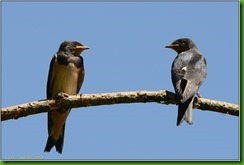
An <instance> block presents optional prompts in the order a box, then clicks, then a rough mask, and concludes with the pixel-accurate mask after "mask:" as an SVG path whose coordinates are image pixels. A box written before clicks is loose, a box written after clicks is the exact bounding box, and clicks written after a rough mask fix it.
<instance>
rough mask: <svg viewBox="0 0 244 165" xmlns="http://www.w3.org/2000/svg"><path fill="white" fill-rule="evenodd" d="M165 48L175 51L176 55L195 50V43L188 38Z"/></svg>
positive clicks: (178, 40)
mask: <svg viewBox="0 0 244 165" xmlns="http://www.w3.org/2000/svg"><path fill="white" fill-rule="evenodd" d="M166 48H171V49H173V50H175V51H176V52H177V53H178V54H180V53H181V52H184V51H187V50H189V49H192V48H196V49H197V46H196V45H195V43H194V42H193V41H192V40H191V39H189V38H180V39H177V40H175V41H174V42H172V43H171V44H170V45H168V46H166Z"/></svg>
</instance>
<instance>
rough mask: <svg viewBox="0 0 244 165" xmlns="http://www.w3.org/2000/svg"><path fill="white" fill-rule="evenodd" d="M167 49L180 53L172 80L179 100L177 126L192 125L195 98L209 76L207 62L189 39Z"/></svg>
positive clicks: (180, 40) (184, 39) (173, 44)
mask: <svg viewBox="0 0 244 165" xmlns="http://www.w3.org/2000/svg"><path fill="white" fill-rule="evenodd" d="M166 48H171V49H173V50H175V51H176V52H177V53H178V55H177V56H176V58H175V59H174V61H173V64H172V68H171V79H172V83H173V86H174V89H175V92H176V96H177V98H178V100H179V105H178V117H177V123H176V125H177V126H179V125H180V124H181V123H182V122H183V121H184V120H185V121H186V122H187V123H188V124H190V125H191V124H193V122H192V111H193V100H194V96H195V94H197V93H198V89H199V87H200V86H201V85H202V83H203V81H204V80H205V78H206V76H207V62H206V59H205V57H204V56H202V55H201V53H200V52H199V51H198V49H197V46H196V44H195V43H194V42H193V41H192V40H191V39H189V38H181V39H177V40H175V41H174V42H172V43H171V44H170V45H168V46H166Z"/></svg>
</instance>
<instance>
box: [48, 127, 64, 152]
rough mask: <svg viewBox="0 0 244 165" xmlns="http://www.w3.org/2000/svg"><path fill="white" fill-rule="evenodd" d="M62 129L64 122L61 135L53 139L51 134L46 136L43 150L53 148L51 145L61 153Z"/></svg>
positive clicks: (62, 142)
mask: <svg viewBox="0 0 244 165" xmlns="http://www.w3.org/2000/svg"><path fill="white" fill-rule="evenodd" d="M64 130H65V123H64V126H63V133H62V136H60V137H59V139H58V140H54V139H53V137H52V136H50V135H49V136H48V139H47V144H46V147H45V149H44V152H50V151H51V149H52V148H53V146H55V147H56V151H57V152H58V153H60V154H62V151H63V144H64Z"/></svg>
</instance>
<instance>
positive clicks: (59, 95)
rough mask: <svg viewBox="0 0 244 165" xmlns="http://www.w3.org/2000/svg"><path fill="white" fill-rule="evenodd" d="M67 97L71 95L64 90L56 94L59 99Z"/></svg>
mask: <svg viewBox="0 0 244 165" xmlns="http://www.w3.org/2000/svg"><path fill="white" fill-rule="evenodd" d="M67 97H69V95H68V94H67V93H64V92H59V93H58V94H57V96H56V98H57V99H63V98H67Z"/></svg>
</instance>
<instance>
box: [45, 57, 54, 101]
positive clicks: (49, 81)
mask: <svg viewBox="0 0 244 165" xmlns="http://www.w3.org/2000/svg"><path fill="white" fill-rule="evenodd" d="M55 62H57V54H55V55H54V56H53V58H52V60H51V63H50V67H49V73H48V79H47V91H46V95H47V98H51V97H52V86H53V79H54V75H55V70H56V69H55V66H56V65H55Z"/></svg>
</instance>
